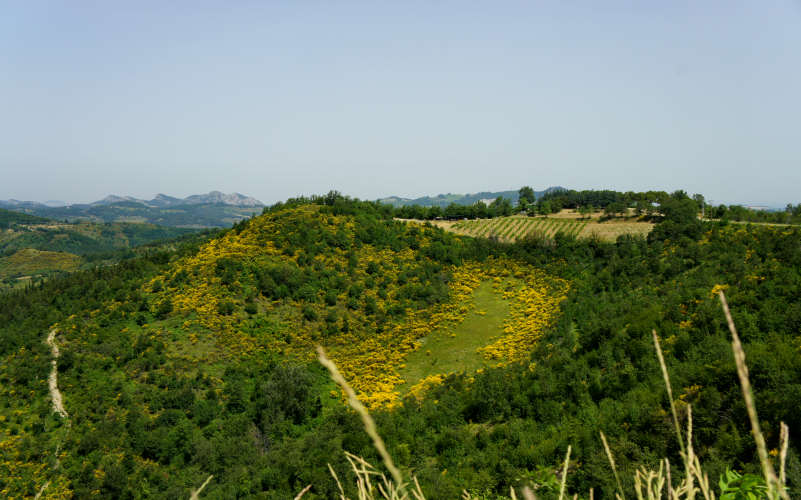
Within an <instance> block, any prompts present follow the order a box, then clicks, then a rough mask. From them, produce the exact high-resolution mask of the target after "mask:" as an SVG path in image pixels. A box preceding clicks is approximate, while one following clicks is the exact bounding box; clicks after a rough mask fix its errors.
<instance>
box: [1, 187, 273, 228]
mask: <svg viewBox="0 0 801 500" xmlns="http://www.w3.org/2000/svg"><path fill="white" fill-rule="evenodd" d="M263 206H264V204H263V203H262V202H261V201H259V200H257V199H255V198H251V197H248V196H245V195H243V194H239V193H231V194H225V193H222V192H220V191H212V192H210V193H207V194H198V195H192V196H188V197H186V198H175V197H172V196H168V195H165V194H158V195H156V196H155V197H154V198H153V199H152V200H140V199H137V198H133V197H131V196H117V195H109V196H107V197H105V198H103V199H102V200H98V201H95V202H93V203H86V204H75V205H66V206H61V207H52V206H48V205H45V204H44V203H38V202H33V201H19V200H0V208H6V209H11V210H15V211H19V212H24V213H26V214H29V215H36V216H40V217H47V218H49V219H55V220H60V221H68V222H76V221H88V222H140V223H150V224H156V225H159V226H170V227H189V228H204V227H229V226H231V225H233V224H235V223H237V222H239V221H240V220H242V219H246V218H248V217H251V216H253V215H255V214H258V213H260V212H261V208H262V207H263Z"/></svg>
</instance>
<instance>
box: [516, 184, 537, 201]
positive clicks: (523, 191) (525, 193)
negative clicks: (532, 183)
mask: <svg viewBox="0 0 801 500" xmlns="http://www.w3.org/2000/svg"><path fill="white" fill-rule="evenodd" d="M517 194H518V199H519V201H518V203H520V204H521V205H522V204H523V202H524V201H525V203H526V204H527V205H528V204H531V203H534V202H535V201H536V196H535V195H534V190H533V189H531V188H530V187H529V186H523V187H521V188H520V190H518V191H517Z"/></svg>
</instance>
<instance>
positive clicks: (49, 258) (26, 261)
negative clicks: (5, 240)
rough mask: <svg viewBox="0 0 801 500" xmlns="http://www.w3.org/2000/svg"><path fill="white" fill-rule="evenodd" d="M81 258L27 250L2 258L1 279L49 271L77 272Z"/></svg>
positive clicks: (0, 261) (60, 253)
mask: <svg viewBox="0 0 801 500" xmlns="http://www.w3.org/2000/svg"><path fill="white" fill-rule="evenodd" d="M80 265H81V258H80V257H78V256H77V255H73V254H71V253H65V252H45V251H41V250H34V249H32V248H26V249H24V250H20V251H18V252H16V253H14V254H12V255H9V256H8V257H2V258H0V279H2V278H7V277H10V276H23V275H35V274H40V273H43V272H47V271H75V270H76V269H78V267H80Z"/></svg>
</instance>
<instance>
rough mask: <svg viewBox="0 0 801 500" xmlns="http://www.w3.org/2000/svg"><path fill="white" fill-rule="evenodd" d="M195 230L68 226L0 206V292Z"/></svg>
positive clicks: (125, 225) (118, 225) (86, 224)
mask: <svg viewBox="0 0 801 500" xmlns="http://www.w3.org/2000/svg"><path fill="white" fill-rule="evenodd" d="M196 232H197V230H193V229H185V228H170V227H162V226H156V225H153V224H135V223H109V224H94V223H89V222H83V223H74V224H69V223H61V222H57V221H53V220H50V219H44V218H41V217H36V216H32V215H28V214H24V213H20V212H14V211H9V210H0V290H3V289H8V288H12V287H15V286H20V285H24V284H27V283H29V282H30V281H32V280H33V281H35V280H37V279H39V278H43V277H47V276H52V275H53V274H55V273H59V272H65V271H74V270H75V269H78V268H80V267H86V266H89V265H95V264H97V263H100V262H101V261H106V262H108V261H114V260H118V259H119V258H120V257H121V256H122V253H121V252H124V251H127V250H130V249H133V248H136V247H140V246H142V245H147V244H152V243H154V242H158V241H164V240H170V239H174V238H178V237H182V236H187V235H190V234H193V233H196Z"/></svg>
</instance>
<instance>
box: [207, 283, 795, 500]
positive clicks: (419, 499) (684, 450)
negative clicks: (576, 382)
mask: <svg viewBox="0 0 801 500" xmlns="http://www.w3.org/2000/svg"><path fill="white" fill-rule="evenodd" d="M720 301H721V305H722V307H723V311H724V314H725V316H726V320H727V322H728V325H729V330H730V331H731V334H732V351H733V352H734V359H735V363H736V365H737V374H738V377H739V379H740V385H741V387H742V391H743V398H744V400H745V403H746V408H747V410H748V418H749V421H750V423H751V431H752V434H753V436H754V441H755V442H756V445H757V450H758V454H759V460H760V464H761V466H762V472H763V476H764V480H765V484H766V485H767V495H768V498H769V499H770V500H779V499H783V500H789V495H788V494H787V490H786V487H785V482H786V472H785V463H786V459H787V448H788V443H789V430H788V428H787V425H785V424H784V422H782V423H781V429H780V448H781V451H780V453H779V476H778V477H777V476H776V473H775V471H774V470H773V466H772V465H771V463H770V460H769V458H768V453H767V446H766V444H765V438H764V436H763V435H762V432H761V430H760V428H759V420H758V417H757V413H756V405H755V404H754V396H753V389H752V388H751V383H750V380H749V378H748V368H747V367H746V364H745V352H744V351H743V347H742V343H741V342H740V337H739V336H738V334H737V329H736V328H735V326H734V321H733V319H732V317H731V313H730V311H729V306H728V304H727V303H726V297H725V295H724V294H723V292H720ZM652 334H653V340H654V349H655V350H656V355H657V359H658V360H659V366H660V368H661V371H662V377H663V379H664V382H665V388H666V390H667V396H668V400H669V403H670V412H671V416H672V420H673V427H674V430H675V432H676V440H677V441H678V444H679V448H680V456H681V458H682V461H683V462H684V472H685V473H684V477H683V478H682V479H681V481H680V482H679V483H678V484H676V485H674V484H673V479H672V477H671V467H670V462H669V461H668V459H666V458H665V459H663V460H661V461H660V462H659V468H658V469H657V470H649V469H648V468H646V467H640V468H639V469H638V470H637V471H636V472H635V474H634V492H635V494H636V497H637V500H662V499H663V498H667V499H668V500H695V499H696V498H698V497H699V495H700V497H702V498H703V499H704V500H715V499H716V496H715V492H714V491H713V487H714V486H713V485H712V484H711V483H710V481H709V476H708V475H707V474H706V473H705V472H704V471H703V468H702V467H701V462H700V460H699V459H698V456H697V455H696V454H695V451H694V449H693V439H692V434H693V416H692V406H690V405H687V426H686V430H685V432H686V435H685V434H684V432H683V431H682V426H681V423H680V422H679V415H678V411H677V410H676V404H675V402H674V400H673V388H672V386H671V383H670V374H669V372H668V369H667V364H666V363H665V358H664V355H663V353H662V347H661V345H660V343H659V336H658V335H657V333H656V330H653V331H652ZM317 352H318V357H319V360H320V363H321V364H322V365H323V366H325V367H326V368H327V369H328V371H329V372H330V373H331V377H332V378H333V380H334V381H335V382H336V383H337V384H339V385H340V387H342V389H343V390H344V391H345V394H346V395H347V397H348V404H349V405H350V406H351V407H352V408H353V409H354V410H355V411H356V413H358V414H359V416H360V417H361V419H362V422H363V424H364V428H365V430H366V431H367V434H368V435H369V436H370V437H371V438H372V440H373V444H374V445H375V448H376V450H378V453H379V454H380V455H381V458H382V460H383V461H384V465H385V466H386V468H387V470H389V472H390V474H391V476H392V479H391V480H390V479H388V478H386V477H385V476H384V475H383V474H381V473H380V472H378V471H377V470H376V469H375V468H374V467H373V466H372V465H370V464H369V463H368V462H367V461H365V460H364V459H363V458H361V457H357V456H356V455H353V454H350V453H347V452H346V453H345V456H346V458H347V460H348V462H349V463H350V465H351V469H352V470H353V472H354V474H355V475H356V489H357V493H358V497H357V499H358V500H376V499H382V500H425V497H424V496H423V493H422V490H421V488H420V485H419V483H418V482H417V479H416V478H412V481H413V483H414V487H413V488H412V489H411V490H410V491H411V496H410V493H409V492H408V491H407V488H406V486H407V485H406V483H404V481H403V476H402V474H401V472H400V470H399V469H398V468H397V467H396V466H395V464H394V462H393V461H392V458H391V457H390V455H389V453H388V452H387V449H386V446H385V445H384V441H383V440H382V439H381V436H379V434H378V431H377V430H376V427H375V422H374V421H373V419H372V417H370V414H369V413H368V412H367V409H366V408H365V407H364V405H362V403H361V402H360V401H359V399H358V398H357V397H356V393H355V392H354V391H353V389H352V388H351V387H350V385H349V384H348V383H347V381H346V380H345V379H344V377H342V374H341V373H340V372H339V370H338V369H337V367H336V365H335V364H334V363H333V362H332V361H331V360H330V359H328V357H327V356H326V355H325V351H324V350H323V349H322V348H321V347H318V348H317ZM600 436H601V442H602V443H603V446H604V451H605V452H606V456H607V458H608V460H609V464H610V465H611V467H612V472H613V474H614V477H615V483H616V487H617V491H616V492H615V498H617V499H618V500H625V498H626V496H625V493H624V489H623V484H622V482H621V480H620V475H619V473H618V470H617V465H616V463H615V458H614V456H613V455H612V450H611V449H610V447H609V443H608V441H607V439H606V435H604V433H603V432H601V433H600ZM570 453H571V447H570V446H568V448H567V453H566V455H565V462H564V466H563V470H562V477H561V482H560V488H559V500H564V498H565V495H566V486H567V473H568V469H569V464H570ZM328 468H329V471H330V472H331V475H332V476H333V477H334V479H335V480H336V483H337V487H338V488H339V492H340V496H339V498H340V500H350V499H348V497H347V496H346V495H345V491H344V489H343V487H342V483H341V482H340V481H339V478H338V477H337V474H336V472H335V471H334V469H333V468H332V467H331V465H330V464H329V465H328ZM210 479H211V477H209V479H207V480H206V482H205V483H203V486H201V487H200V489H198V492H200V490H202V489H203V487H204V486H205V485H206V484H207V483H208V481H209V480H210ZM308 490H309V487H307V488H306V489H304V490H303V491H302V492H301V493H300V494H298V496H297V497H296V500H297V499H299V498H300V497H301V496H303V494H304V493H305V492H306V491H308ZM521 493H522V495H523V498H524V499H525V500H535V499H536V497H535V495H534V493H533V492H532V491H531V489H530V488H528V487H524V488H523V489H522V490H521ZM193 498H197V497H196V496H193ZM462 498H463V500H475V499H474V497H473V496H472V495H471V494H470V493H468V492H467V491H465V492H463V495H462ZM510 498H511V499H512V500H517V498H518V497H517V494H516V493H515V490H514V488H510ZM573 498H574V500H575V499H577V498H578V495H574V496H573ZM589 498H590V500H592V499H593V498H594V490H593V489H592V488H591V489H590V491H589Z"/></svg>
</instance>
